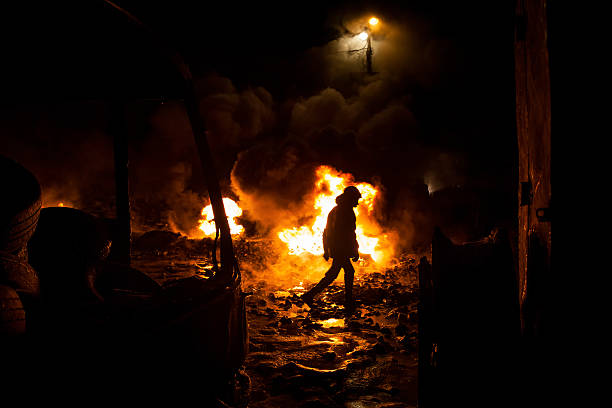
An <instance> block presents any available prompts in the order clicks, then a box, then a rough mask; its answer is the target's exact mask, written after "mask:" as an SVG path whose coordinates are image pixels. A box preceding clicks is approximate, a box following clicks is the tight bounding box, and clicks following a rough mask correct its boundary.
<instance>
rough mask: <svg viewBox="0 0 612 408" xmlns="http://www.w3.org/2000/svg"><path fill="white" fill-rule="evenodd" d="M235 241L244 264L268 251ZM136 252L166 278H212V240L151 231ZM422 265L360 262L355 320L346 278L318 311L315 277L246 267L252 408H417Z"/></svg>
mask: <svg viewBox="0 0 612 408" xmlns="http://www.w3.org/2000/svg"><path fill="white" fill-rule="evenodd" d="M235 247H236V254H237V256H238V259H239V262H241V263H246V262H250V263H253V262H254V260H258V259H259V260H261V256H262V255H261V254H260V253H259V252H260V251H264V252H265V250H266V248H265V245H264V247H262V244H261V242H260V243H250V242H248V241H241V240H237V241H236V242H235ZM135 248H136V249H135V251H134V254H133V255H134V261H133V265H134V266H135V267H136V268H138V269H140V270H142V271H144V272H145V273H147V274H148V275H150V276H151V277H152V278H154V279H156V280H157V281H158V282H160V283H161V284H167V283H169V282H171V281H173V280H175V279H180V278H183V277H185V276H189V275H193V274H200V275H206V274H207V271H208V268H207V264H208V262H209V259H208V257H207V254H208V253H209V251H208V249H209V248H208V244H207V242H206V240H204V241H196V240H186V239H185V238H184V237H180V238H179V237H178V236H176V235H172V234H170V233H157V234H156V235H154V234H151V233H148V234H145V236H143V237H142V238H141V239H140V240H136V242H135ZM241 257H242V259H241ZM416 268H417V260H416V258H413V257H410V256H406V257H404V258H402V260H401V261H399V262H398V263H397V264H396V266H395V267H393V268H391V269H389V270H376V269H372V268H367V267H357V268H356V270H357V273H356V277H355V289H354V294H355V299H356V303H357V310H356V312H355V314H354V315H353V316H352V317H351V318H346V317H345V315H344V307H343V305H342V303H343V299H344V292H343V289H344V288H343V279H342V276H340V277H338V279H337V280H336V281H335V282H334V283H336V284H337V285H330V287H328V288H327V290H326V291H324V292H323V293H322V294H321V295H320V297H319V298H318V299H317V301H316V304H315V308H313V309H312V310H310V308H309V307H308V306H307V305H304V304H303V303H302V302H301V301H300V299H299V296H300V295H301V294H302V293H304V292H305V291H306V290H307V289H309V287H310V286H311V285H313V284H314V283H310V284H304V285H303V286H299V285H297V286H295V287H293V288H287V287H280V286H274V285H273V284H272V283H271V282H267V281H264V280H261V278H256V277H253V276H251V274H249V273H245V274H244V276H243V278H244V281H243V291H244V292H247V293H250V295H249V296H247V298H246V302H247V313H248V322H249V354H248V355H247V358H246V362H245V370H244V372H246V374H248V377H249V378H250V393H249V396H248V398H247V401H248V407H252V408H257V407H283V408H285V407H364V408H366V407H416V405H417V403H416V401H417V315H416V311H417V302H418V293H417V289H418V288H417V281H418V280H417V269H416ZM247 381H248V380H247Z"/></svg>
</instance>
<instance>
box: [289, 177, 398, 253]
mask: <svg viewBox="0 0 612 408" xmlns="http://www.w3.org/2000/svg"><path fill="white" fill-rule="evenodd" d="M316 174H317V182H316V185H315V192H316V197H315V200H314V209H315V211H316V212H317V213H318V215H317V216H316V218H315V220H314V223H313V224H312V225H309V226H307V225H302V226H300V227H294V228H288V229H284V230H282V231H280V232H279V233H278V237H279V238H280V240H281V241H283V242H284V243H286V244H287V247H288V248H289V253H290V254H292V255H301V254H303V253H311V254H313V255H323V239H322V237H323V230H324V229H325V225H326V223H327V215H328V214H329V212H330V211H331V210H332V208H334V207H335V206H336V197H337V196H339V195H340V194H342V192H343V190H344V188H345V187H347V186H349V185H354V186H355V187H357V188H358V189H359V191H360V192H361V196H362V198H361V200H359V205H358V206H357V208H355V215H356V216H357V229H356V231H355V232H356V234H357V242H358V243H359V253H360V254H364V255H369V256H370V257H371V258H372V259H373V260H374V261H375V262H379V261H381V260H382V259H383V258H384V255H385V252H386V251H387V249H386V248H388V246H389V245H388V243H387V242H386V240H387V236H386V235H385V234H380V235H379V234H378V232H379V231H380V228H379V227H378V224H377V223H376V221H375V220H374V219H373V210H374V203H375V201H376V199H377V197H378V196H379V191H378V189H376V188H375V187H374V186H372V185H371V184H368V183H358V184H354V183H352V182H351V181H352V179H353V177H352V175H350V174H343V173H340V172H339V171H336V170H334V169H333V168H331V167H329V166H320V167H319V168H318V169H317V173H316ZM366 231H368V232H369V233H370V234H366ZM372 233H376V234H377V235H378V236H372Z"/></svg>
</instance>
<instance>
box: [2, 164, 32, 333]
mask: <svg viewBox="0 0 612 408" xmlns="http://www.w3.org/2000/svg"><path fill="white" fill-rule="evenodd" d="M0 189H2V190H1V191H2V194H0V197H2V198H1V199H0V335H2V336H5V335H14V334H20V333H23V332H25V310H24V305H23V302H24V301H25V299H28V300H32V299H37V298H38V297H39V296H40V283H39V279H38V275H37V273H36V271H35V270H34V269H33V268H32V267H31V266H30V264H29V263H28V249H27V244H28V241H29V240H30V238H31V237H32V235H33V234H34V231H35V230H36V225H37V223H38V218H39V216H40V209H41V204H42V203H41V190H40V184H39V183H38V180H37V179H36V177H34V175H33V174H32V173H30V172H29V171H28V170H27V169H25V168H24V167H23V166H21V165H20V164H19V163H17V162H15V161H14V160H11V159H9V158H6V157H3V156H0ZM26 303H27V301H26Z"/></svg>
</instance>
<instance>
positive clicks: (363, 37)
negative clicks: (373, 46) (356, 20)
mask: <svg viewBox="0 0 612 408" xmlns="http://www.w3.org/2000/svg"><path fill="white" fill-rule="evenodd" d="M358 37H359V39H360V40H363V41H365V40H367V39H368V33H366V32H365V31H364V32H362V33H360V34H359V35H358Z"/></svg>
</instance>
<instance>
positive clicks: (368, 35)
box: [355, 17, 379, 75]
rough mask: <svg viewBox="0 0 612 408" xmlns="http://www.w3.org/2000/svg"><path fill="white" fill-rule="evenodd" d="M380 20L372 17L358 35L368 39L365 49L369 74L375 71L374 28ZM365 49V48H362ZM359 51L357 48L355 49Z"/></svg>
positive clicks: (362, 38)
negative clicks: (373, 55)
mask: <svg viewBox="0 0 612 408" xmlns="http://www.w3.org/2000/svg"><path fill="white" fill-rule="evenodd" d="M378 23H379V20H378V18H376V17H372V18H370V19H369V20H368V25H366V26H365V27H364V28H363V31H362V32H361V33H359V35H358V37H359V38H360V39H361V40H365V41H366V47H365V51H366V53H365V54H366V71H367V73H368V74H370V75H371V74H373V73H374V71H373V70H372V54H373V53H374V52H373V51H372V39H371V37H372V29H373V28H374V27H375V26H376V25H378ZM362 50H363V48H362ZM355 51H357V50H355Z"/></svg>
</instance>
